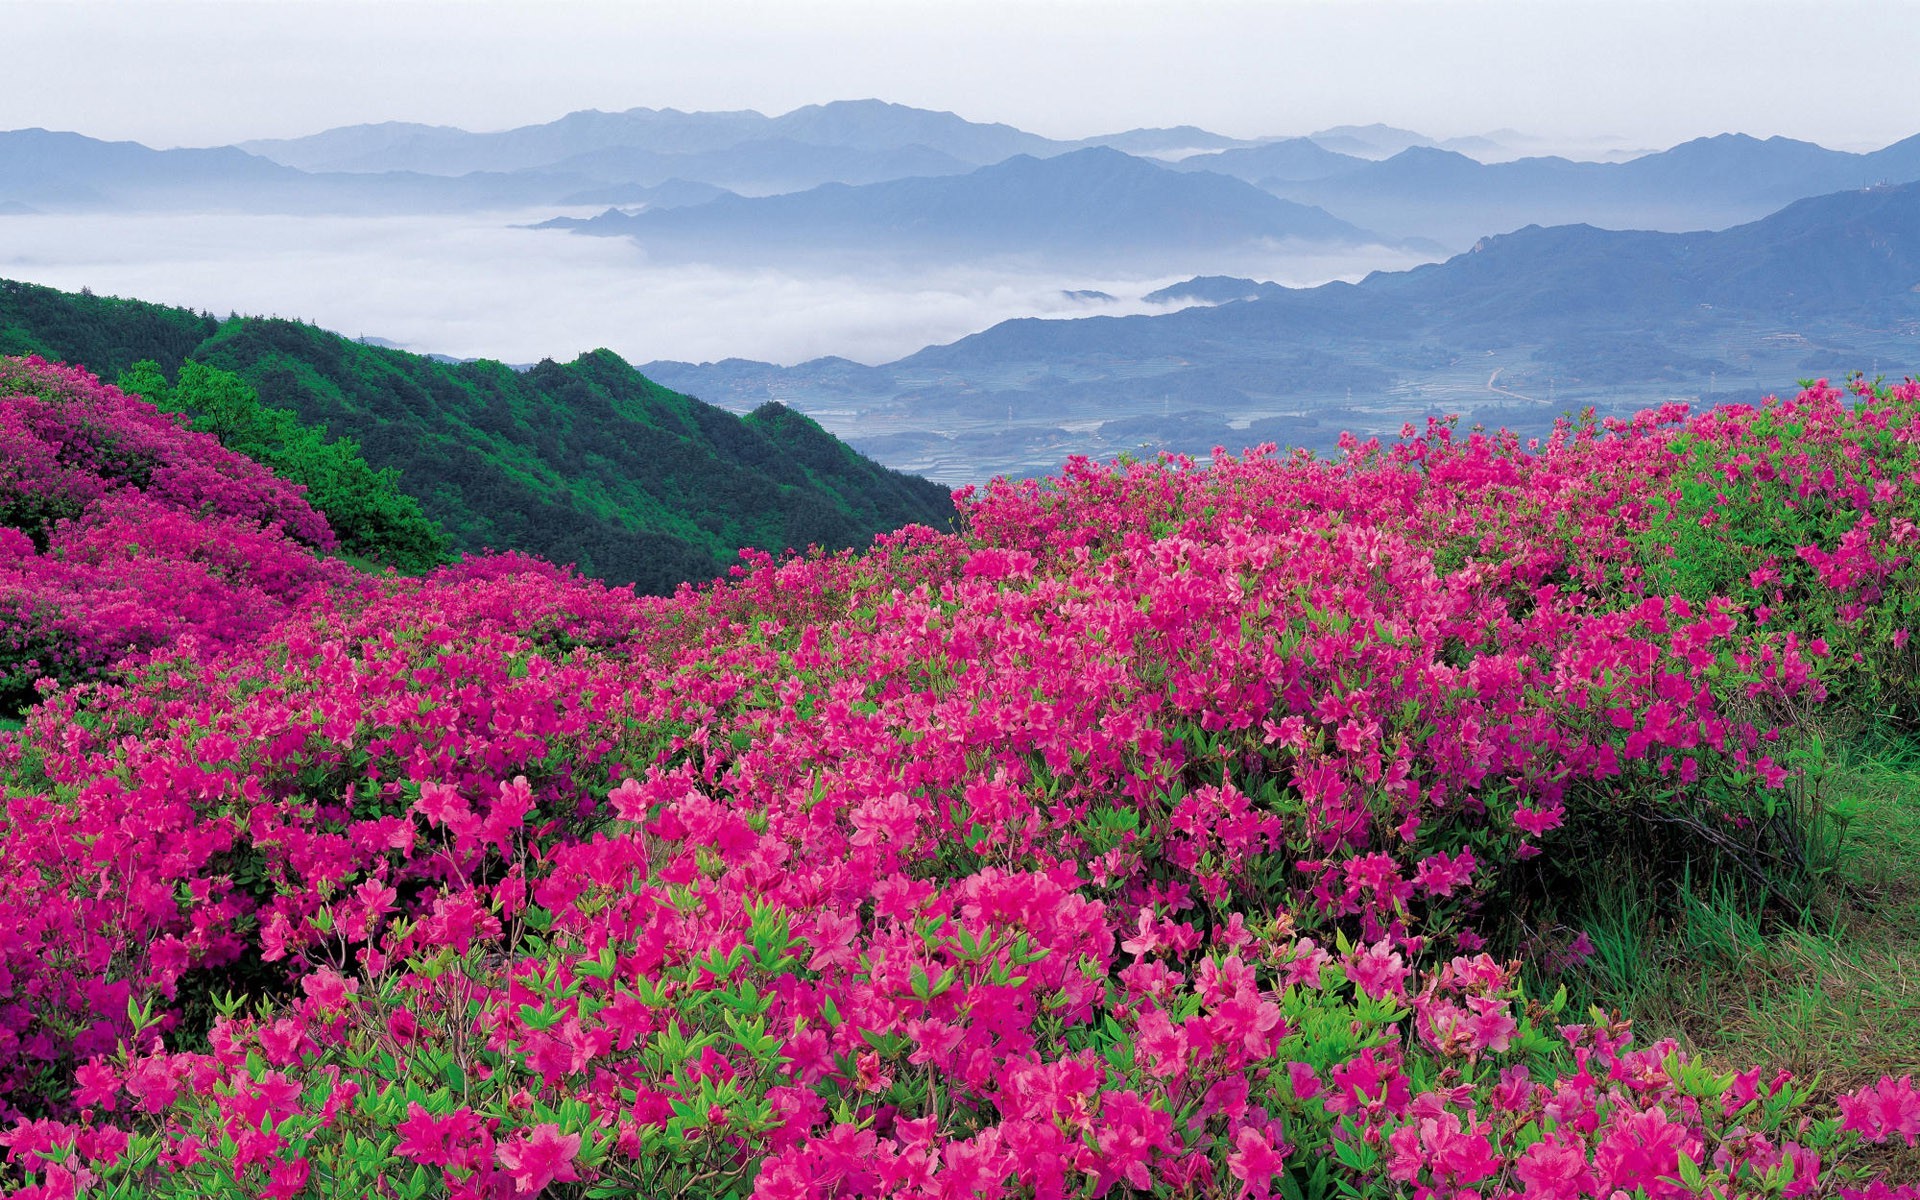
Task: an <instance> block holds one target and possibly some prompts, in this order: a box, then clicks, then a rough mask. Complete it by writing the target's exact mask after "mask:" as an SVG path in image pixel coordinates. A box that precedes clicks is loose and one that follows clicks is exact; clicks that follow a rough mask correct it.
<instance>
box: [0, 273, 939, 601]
mask: <svg viewBox="0 0 1920 1200" xmlns="http://www.w3.org/2000/svg"><path fill="white" fill-rule="evenodd" d="M196 333H197V334H198V335H199V336H198V337H194V336H193V335H194V334H196ZM0 347H5V348H7V349H8V350H9V351H10V352H31V353H38V354H41V355H43V356H45V357H49V358H58V359H64V360H67V361H71V362H76V363H79V364H82V365H85V366H87V367H88V368H89V369H92V370H95V371H97V372H100V373H102V374H110V373H117V372H119V371H121V370H124V369H126V368H127V367H128V366H131V365H132V363H133V362H135V361H138V360H141V359H152V360H154V361H155V362H157V363H159V364H160V366H161V368H162V369H163V370H164V371H166V372H168V373H169V374H171V373H173V372H177V371H178V369H179V368H180V365H181V364H182V363H183V362H185V361H188V360H191V361H195V362H200V363H205V364H207V365H209V366H213V367H218V368H221V369H223V370H228V371H232V372H233V373H234V374H236V375H238V376H240V377H241V378H242V379H244V380H245V381H246V382H247V383H248V384H249V385H250V386H252V387H253V388H254V389H255V390H256V391H257V392H258V393H259V396H260V399H261V401H262V403H264V404H267V405H270V406H273V407H275V408H282V409H286V410H289V411H291V412H293V413H294V414H295V415H296V416H298V417H299V419H300V420H302V421H303V422H308V423H317V424H321V425H324V426H325V427H326V429H327V431H328V432H329V433H330V434H332V435H335V436H340V435H345V436H348V437H351V438H353V439H354V441H355V442H357V443H358V444H359V447H360V449H361V452H362V454H363V455H364V456H365V458H366V460H367V461H368V462H369V463H370V464H372V466H373V467H375V468H376V469H382V468H394V469H397V470H398V471H400V473H401V475H400V479H401V484H402V486H404V487H405V488H406V489H407V490H408V491H409V492H410V493H411V494H413V495H414V496H416V497H418V498H419V500H420V503H421V507H422V509H423V510H424V511H425V512H426V514H427V515H428V516H429V517H431V518H433V519H434V520H436V521H438V522H439V523H440V524H441V525H442V526H443V527H444V528H445V529H446V530H447V532H448V533H449V534H451V535H452V536H453V538H454V540H455V542H456V544H457V545H458V546H459V547H461V548H462V549H468V550H473V549H479V548H482V547H493V548H495V549H503V550H504V549H518V550H527V551H531V552H535V553H538V554H541V555H543V556H545V557H547V558H550V559H553V560H555V561H558V562H573V563H576V564H578V565H579V566H580V567H581V568H582V569H583V570H586V571H589V572H591V573H594V574H597V575H599V576H601V577H603V578H606V579H608V580H610V581H613V582H620V583H627V582H631V583H636V584H638V585H639V586H641V587H642V588H643V589H645V590H648V591H654V592H662V591H670V590H672V589H673V587H675V586H676V585H677V584H679V583H681V582H683V581H688V580H700V579H707V578H711V577H712V576H714V575H716V574H719V573H721V572H723V571H724V570H725V569H726V567H727V566H728V565H729V564H730V563H731V562H732V561H733V560H734V558H735V553H736V551H737V550H738V549H740V548H742V547H748V546H752V547H758V548H762V549H767V550H775V551H777V550H781V549H784V548H786V547H789V546H792V547H804V546H807V545H810V544H819V545H822V546H831V547H842V546H851V545H857V544H862V543H864V542H866V541H868V540H869V539H871V538H872V536H873V535H874V534H876V533H880V532H884V531H887V530H891V529H894V528H897V527H899V526H901V525H904V524H909V523H914V522H919V523H926V524H935V525H943V524H945V523H946V522H947V521H948V520H949V519H950V517H951V512H952V508H951V502H950V500H949V498H948V495H947V492H946V489H944V488H941V487H939V486H937V485H935V484H932V483H928V482H927V481H925V480H922V479H915V478H912V477H910V476H905V475H900V474H898V473H896V472H892V471H888V470H886V469H885V468H882V467H879V466H878V465H876V464H874V463H872V462H869V461H867V460H865V459H862V458H860V457H859V456H857V455H855V454H853V453H852V452H851V451H850V450H848V449H846V447H844V446H843V445H841V444H840V443H838V442H836V441H835V440H834V439H833V438H831V437H830V436H828V435H827V434H826V433H824V432H823V431H822V430H820V428H819V427H818V426H817V425H815V424H814V423H813V422H812V421H810V420H808V419H806V418H804V417H802V416H800V415H799V414H797V413H785V412H782V411H780V410H779V409H778V406H771V407H769V408H768V409H763V410H762V411H760V412H757V413H755V414H753V415H752V416H751V417H749V418H746V419H742V418H740V417H737V416H735V415H733V414H731V413H728V412H725V411H723V410H721V409H718V408H715V407H713V406H711V405H707V404H702V403H700V402H699V401H697V400H694V399H692V398H690V397H687V396H684V395H681V394H679V393H677V392H672V391H669V390H667V389H666V388H663V387H661V386H659V385H658V384H656V383H654V382H652V381H651V380H649V379H647V378H646V377H644V376H643V375H641V374H640V373H639V372H638V371H636V370H634V369H633V368H632V367H631V366H629V365H628V364H627V363H626V362H625V361H623V360H622V359H620V358H619V357H618V356H617V355H615V354H613V353H612V352H610V351H606V350H599V351H594V352H592V353H589V354H583V355H581V356H580V357H579V358H578V359H576V360H574V361H573V362H571V363H566V364H561V363H556V362H553V361H551V360H549V361H545V362H542V363H540V364H539V365H538V366H536V367H534V368H533V369H532V370H530V371H527V372H524V373H519V372H515V371H513V370H511V369H509V368H507V367H505V366H503V365H501V364H499V363H496V362H485V361H482V362H475V363H462V364H454V363H443V362H438V361H435V360H433V359H430V358H426V357H423V356H420V355H416V354H409V353H406V352H404V351H400V350H393V349H386V348H382V347H376V346H368V345H362V344H360V343H357V342H354V341H351V340H349V339H347V338H344V337H341V336H340V335H338V334H334V333H329V332H327V331H325V330H321V329H317V328H315V327H313V326H310V325H305V324H301V323H299V322H295V321H284V320H265V319H260V318H253V317H235V318H230V319H228V320H226V321H224V322H215V321H213V320H212V318H210V317H204V316H196V315H194V314H192V313H188V312H185V311H183V310H174V309H165V308H163V307H161V306H157V305H147V304H140V303H137V302H128V301H117V300H106V299H102V298H100V297H89V296H71V295H68V294H66V293H61V292H56V291H54V290H53V289H49V288H38V287H33V286H31V285H24V284H5V285H0Z"/></svg>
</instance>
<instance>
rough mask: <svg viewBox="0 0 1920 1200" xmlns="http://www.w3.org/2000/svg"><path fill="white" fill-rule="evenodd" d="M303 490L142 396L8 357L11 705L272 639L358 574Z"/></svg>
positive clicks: (3, 388)
mask: <svg viewBox="0 0 1920 1200" xmlns="http://www.w3.org/2000/svg"><path fill="white" fill-rule="evenodd" d="M332 544H333V535H332V534H331V533H330V532H329V531H328V529H327V526H326V523H325V521H324V520H322V518H321V517H320V515H319V514H318V513H316V512H314V510H313V509H312V508H310V507H308V505H307V504H306V502H305V501H304V500H302V499H301V498H300V489H299V488H298V487H297V486H295V485H292V484H288V483H285V482H283V481H281V480H279V479H277V478H275V477H274V476H273V475H272V474H271V473H270V472H268V471H267V470H266V469H265V468H264V467H261V466H260V465H259V464H257V463H255V462H253V461H252V460H251V459H248V458H245V457H243V456H241V455H238V454H234V453H231V452H229V451H227V450H225V449H223V448H222V447H221V445H220V443H219V442H218V441H216V440H215V439H214V438H213V437H212V436H211V435H209V434H204V433H195V432H193V431H191V430H187V429H185V428H183V427H182V426H181V425H180V423H179V419H178V418H177V417H174V416H171V415H169V414H166V413H162V412H161V411H159V410H158V409H157V408H155V407H154V406H153V405H151V404H148V403H147V402H146V401H144V400H142V399H140V398H139V397H137V396H128V395H125V394H124V393H122V392H120V391H119V390H118V389H116V388H112V387H107V386H104V385H102V384H101V383H100V382H99V381H97V380H95V379H94V378H93V377H92V376H90V375H87V374H85V373H84V372H81V371H77V370H74V369H72V368H68V367H58V366H52V365H50V364H47V363H45V362H42V361H40V360H38V359H32V358H29V359H0V701H3V700H4V699H5V696H4V693H6V692H8V691H16V692H18V691H22V690H24V689H25V688H26V687H27V686H29V685H31V684H32V683H33V682H34V680H35V679H37V678H39V677H40V676H51V677H55V678H57V679H62V680H67V681H72V680H75V679H80V678H85V677H87V676H89V675H92V674H95V673H97V672H98V671H100V670H101V669H103V668H105V667H108V666H110V665H113V664H115V663H118V662H122V661H126V660H129V659H131V658H134V657H137V656H141V655H145V654H148V653H151V652H152V651H154V650H157V649H160V648H162V647H165V646H169V645H172V644H173V643H174V642H175V641H177V640H179V639H182V638H189V637H190V638H195V639H198V640H200V641H202V642H206V643H210V644H223V643H232V642H237V641H240V640H243V639H246V638H250V637H254V636H256V635H258V634H260V633H262V632H264V631H265V630H266V629H267V628H268V627H269V626H270V625H272V624H274V623H275V622H277V621H278V620H280V619H281V618H282V617H283V616H284V615H285V614H286V613H287V612H288V610H289V609H290V608H292V607H293V606H295V605H297V604H298V603H300V602H301V601H302V600H303V599H304V598H306V597H307V596H308V595H309V594H311V593H312V592H313V591H315V589H317V588H320V587H322V586H324V585H327V584H333V585H341V584H344V583H346V582H347V575H346V573H345V572H343V571H341V570H340V569H338V568H333V567H329V566H328V565H327V564H324V563H321V562H319V561H318V560H316V559H315V558H314V557H313V555H312V554H311V553H310V552H309V551H308V549H307V548H308V547H316V546H317V547H326V546H331V545H332Z"/></svg>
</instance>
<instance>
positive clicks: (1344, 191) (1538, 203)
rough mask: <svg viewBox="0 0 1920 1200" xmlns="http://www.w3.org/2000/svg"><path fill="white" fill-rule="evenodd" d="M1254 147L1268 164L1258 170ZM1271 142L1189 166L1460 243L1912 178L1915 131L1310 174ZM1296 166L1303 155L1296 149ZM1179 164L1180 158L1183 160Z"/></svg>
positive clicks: (1405, 162)
mask: <svg viewBox="0 0 1920 1200" xmlns="http://www.w3.org/2000/svg"><path fill="white" fill-rule="evenodd" d="M1263 154H1272V155H1274V157H1275V159H1276V162H1275V170H1274V171H1273V173H1272V174H1260V168H1261V166H1263V165H1264V164H1263V162H1262V160H1261V158H1260V156H1261V155H1263ZM1281 157H1282V155H1281V152H1280V151H1279V150H1278V149H1276V148H1274V147H1260V148H1258V149H1256V150H1237V151H1229V152H1226V153H1223V154H1219V155H1213V156H1209V159H1210V160H1211V162H1208V161H1207V160H1202V161H1201V162H1198V163H1193V164H1191V165H1196V166H1204V167H1205V169H1209V170H1221V171H1224V172H1226V173H1228V174H1234V175H1238V176H1240V177H1241V178H1248V177H1249V176H1250V175H1252V176H1257V177H1256V178H1254V179H1253V182H1257V183H1259V184H1260V185H1261V186H1262V187H1264V188H1266V189H1267V190H1269V191H1271V192H1273V193H1274V194H1275V195H1279V196H1284V197H1286V198H1288V199H1290V200H1296V201H1299V202H1300V203H1302V204H1314V205H1319V206H1320V207H1323V208H1325V209H1327V210H1328V211H1329V212H1332V213H1335V214H1337V215H1339V216H1340V217H1342V218H1343V219H1346V220H1350V221H1353V222H1355V223H1356V224H1360V225H1364V226H1366V227H1367V228H1369V229H1374V230H1377V231H1379V232H1381V233H1384V234H1388V235H1390V236H1394V237H1402V238H1409V237H1418V238H1430V239H1432V240H1434V241H1437V242H1440V243H1442V244H1444V245H1448V246H1452V247H1455V248H1464V247H1465V246H1468V245H1471V244H1472V243H1473V242H1474V241H1476V240H1478V239H1479V238H1481V237H1484V236H1486V235H1488V234H1490V233H1496V232H1502V231H1505V230H1511V229H1516V228H1519V227H1521V226H1524V225H1531V224H1543V225H1544V224H1571V223H1585V224H1593V225H1601V226H1606V227H1609V228H1626V229H1661V230H1669V231H1684V230H1689V229H1719V228H1725V227H1726V226H1729V225H1734V224H1739V223H1741V222H1743V221H1751V220H1755V219H1757V218H1759V217H1761V216H1764V215H1765V214H1766V213H1769V212H1772V211H1773V210H1774V209H1777V208H1779V207H1780V206H1781V205H1783V204H1787V203H1789V202H1791V201H1793V200H1797V199H1800V198H1802V197H1806V196H1813V195H1819V194H1821V193H1824V192H1831V191H1834V190H1836V189H1839V188H1856V187H1866V186H1869V185H1872V184H1876V183H1908V182H1911V181H1913V180H1916V179H1920V136H1916V137H1912V138H1908V139H1906V140H1905V141H1901V142H1896V143H1894V144H1893V145H1891V146H1888V147H1886V148H1885V149H1882V150H1877V151H1874V152H1873V153H1871V154H1851V153H1848V152H1846V151H1842V150H1829V149H1827V148H1826V147H1824V146H1817V145H1814V144H1813V143H1811V142H1798V141H1794V140H1792V139H1789V138H1780V137H1775V138H1767V139H1765V140H1764V141H1763V140H1761V139H1759V138H1753V137H1748V136H1746V135H1744V134H1722V135H1720V136H1718V137H1710V138H1699V139H1696V140H1694V141H1691V142H1686V143H1683V144H1682V145H1679V146H1675V147H1673V148H1672V149H1670V150H1666V151H1663V152H1661V153H1658V154H1648V155H1645V156H1643V157H1640V158H1635V159H1631V160H1629V161H1626V162H1619V163H1599V162H1572V161H1569V160H1567V159H1564V158H1522V159H1518V160H1515V161H1512V162H1500V163H1481V162H1478V161H1476V160H1474V159H1472V158H1469V157H1468V156H1466V155H1464V154H1458V153H1454V152H1451V151H1447V150H1441V149H1436V148H1430V147H1414V148H1411V149H1407V150H1403V151H1401V152H1400V153H1398V154H1395V155H1394V156H1393V157H1391V158H1388V159H1386V160H1384V161H1381V162H1375V163H1355V164H1353V165H1351V166H1350V167H1348V168H1345V169H1339V168H1337V167H1336V166H1335V164H1332V163H1329V164H1327V167H1326V169H1324V170H1321V171H1319V172H1318V173H1315V174H1307V173H1305V169H1304V168H1303V167H1301V166H1294V167H1293V168H1292V169H1291V170H1288V164H1289V163H1292V162H1294V160H1292V159H1286V160H1285V161H1280V160H1281ZM1301 161H1302V162H1308V161H1311V160H1310V159H1306V158H1305V156H1302V159H1301ZM1182 165H1183V166H1186V165H1189V164H1185V163H1183V164H1182Z"/></svg>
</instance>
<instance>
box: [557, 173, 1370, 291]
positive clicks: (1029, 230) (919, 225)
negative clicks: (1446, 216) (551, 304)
mask: <svg viewBox="0 0 1920 1200" xmlns="http://www.w3.org/2000/svg"><path fill="white" fill-rule="evenodd" d="M550 224H552V225H555V226H558V227H565V228H571V229H574V230H576V231H578V232H581V233H588V234H596V235H601V236H619V237H629V238H632V239H633V240H634V241H636V242H638V243H639V244H640V245H641V246H642V247H643V248H644V249H646V250H647V251H648V253H649V255H650V256H653V257H656V258H663V259H671V258H677V257H688V258H696V259H700V260H703V261H716V260H720V261H737V262H742V263H748V264H759V265H767V264H777V263H783V262H787V261H793V260H795V259H816V258H817V259H825V260H827V261H830V262H834V263H844V262H846V261H847V260H848V258H849V256H857V257H860V258H866V257H878V258H880V259H883V260H885V261H887V262H891V263H896V264H897V263H902V262H911V261H915V260H919V259H941V258H944V259H966V260H970V261H978V260H980V259H982V258H993V257H1019V258H1022V259H1025V260H1029V261H1047V262H1073V263H1090V262H1096V261H1097V262H1103V263H1107V264H1110V265H1121V266H1131V267H1134V268H1136V269H1147V270H1151V269H1152V268H1153V267H1155V266H1157V265H1159V264H1160V263H1162V262H1165V261H1172V262H1175V263H1176V264H1177V263H1179V262H1186V261H1191V260H1192V258H1193V256H1196V255H1200V254H1216V255H1217V254H1220V253H1223V252H1232V251H1235V250H1252V249H1255V248H1258V247H1259V246H1261V245H1262V244H1263V243H1264V244H1269V245H1270V244H1275V243H1281V242H1290V241H1291V242H1309V243H1316V244H1321V245H1341V246H1358V245H1367V244H1378V243H1379V242H1380V240H1381V239H1379V238H1377V237H1375V236H1374V235H1372V234H1369V233H1367V232H1366V231H1364V230H1361V229H1356V228H1355V227H1354V226H1352V225H1349V224H1347V223H1346V222H1345V221H1341V220H1339V219H1338V218H1336V217H1333V216H1331V215H1329V214H1327V213H1326V212H1323V211H1321V210H1320V209H1317V208H1311V207H1308V206H1305V205H1300V204H1295V203H1292V202H1291V201H1287V200H1281V199H1278V198H1277V197H1274V196H1272V195H1270V194H1269V193H1267V192H1264V191H1261V190H1260V189H1259V188H1256V187H1253V186H1252V185H1250V184H1246V183H1242V182H1240V181H1239V180H1237V179H1230V178H1228V177H1226V176H1224V175H1215V174H1212V173H1210V172H1181V171H1173V170H1168V169H1166V168H1165V167H1162V166H1159V165H1156V164H1154V163H1151V162H1148V161H1146V160H1144V159H1140V158H1134V157H1132V156H1131V155H1128V154H1124V153H1122V152H1120V151H1118V150H1111V149H1105V148H1093V149H1087V150H1076V151H1073V152H1071V153H1068V154H1061V155H1057V156H1054V157H1051V158H1032V157H1029V156H1027V155H1017V156H1015V157H1013V158H1010V159H1008V160H1006V161H1005V162H1001V163H996V164H994V165H993V166H990V167H981V168H979V169H977V170H975V171H971V172H969V173H968V174H966V175H960V176H949V177H943V178H930V179H926V178H923V179H896V180H891V181H889V182H886V183H873V184H866V185H863V186H857V187H850V186H847V185H845V184H826V185H823V186H821V187H818V188H814V189H812V190H810V191H805V192H798V193H793V194H788V195H782V196H768V197H760V198H746V197H738V196H732V197H723V198H721V199H719V200H715V201H713V202H711V203H708V204H700V205H694V206H691V207H685V208H674V209H664V210H660V209H656V210H648V211H645V212H641V213H638V214H627V213H623V212H617V211H616V212H608V213H605V214H603V215H601V216H599V217H595V218H593V219H591V220H585V221H571V220H559V221H554V222H550Z"/></svg>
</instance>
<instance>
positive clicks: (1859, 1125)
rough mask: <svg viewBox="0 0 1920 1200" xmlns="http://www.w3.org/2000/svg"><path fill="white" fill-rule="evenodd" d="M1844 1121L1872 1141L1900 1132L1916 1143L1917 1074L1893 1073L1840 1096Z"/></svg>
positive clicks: (1919, 1131) (1919, 1112) (1919, 1117)
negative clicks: (1915, 1079) (1896, 1076)
mask: <svg viewBox="0 0 1920 1200" xmlns="http://www.w3.org/2000/svg"><path fill="white" fill-rule="evenodd" d="M1839 1103H1840V1121H1841V1125H1842V1126H1843V1127H1844V1128H1847V1129H1851V1130H1853V1131H1854V1132H1855V1133H1857V1134H1859V1135H1860V1137H1861V1139H1862V1140H1864V1141H1869V1142H1884V1141H1887V1140H1889V1139H1891V1138H1893V1137H1895V1136H1896V1135H1897V1136H1899V1137H1902V1138H1905V1139H1906V1142H1907V1145H1909V1146H1912V1145H1914V1144H1915V1142H1916V1141H1920V1090H1916V1089H1915V1088H1914V1086H1913V1076H1911V1075H1904V1076H1902V1077H1900V1078H1899V1079H1894V1078H1892V1077H1891V1076H1889V1077H1887V1078H1884V1079H1882V1080H1880V1082H1878V1083H1875V1084H1869V1085H1868V1086H1866V1087H1863V1088H1860V1089H1858V1090H1857V1091H1852V1092H1848V1093H1847V1094H1845V1095H1843V1096H1841V1097H1840V1098H1839Z"/></svg>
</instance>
